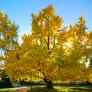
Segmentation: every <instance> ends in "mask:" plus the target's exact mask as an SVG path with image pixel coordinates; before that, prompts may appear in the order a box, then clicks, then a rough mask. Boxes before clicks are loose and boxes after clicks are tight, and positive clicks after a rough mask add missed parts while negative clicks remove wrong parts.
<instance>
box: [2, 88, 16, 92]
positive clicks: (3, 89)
mask: <svg viewBox="0 0 92 92" xmlns="http://www.w3.org/2000/svg"><path fill="white" fill-rule="evenodd" d="M11 90H16V88H2V89H0V92H4V91H11Z"/></svg>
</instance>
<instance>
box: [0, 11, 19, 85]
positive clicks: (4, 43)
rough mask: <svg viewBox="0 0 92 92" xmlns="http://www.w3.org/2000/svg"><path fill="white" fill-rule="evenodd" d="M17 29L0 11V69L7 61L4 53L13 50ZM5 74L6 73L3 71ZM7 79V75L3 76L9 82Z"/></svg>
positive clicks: (16, 42)
mask: <svg viewBox="0 0 92 92" xmlns="http://www.w3.org/2000/svg"><path fill="white" fill-rule="evenodd" d="M17 29H18V27H17V26H16V25H15V23H14V22H11V21H10V20H9V19H8V16H7V15H6V14H5V13H3V12H0V70H1V71H4V70H5V68H6V67H5V64H6V63H7V62H8V61H7V60H6V57H5V55H6V54H7V53H8V52H11V51H13V50H14V49H15V45H16V44H18V41H17V37H18V34H17ZM5 74H7V73H6V72H5ZM3 78H4V77H3ZM1 79H2V78H1ZM3 80H4V79H3ZM8 80H9V78H8V77H7V78H5V81H6V82H8V83H9V81H8ZM5 81H4V82H5ZM2 85H3V84H2ZM6 86H7V85H6Z"/></svg>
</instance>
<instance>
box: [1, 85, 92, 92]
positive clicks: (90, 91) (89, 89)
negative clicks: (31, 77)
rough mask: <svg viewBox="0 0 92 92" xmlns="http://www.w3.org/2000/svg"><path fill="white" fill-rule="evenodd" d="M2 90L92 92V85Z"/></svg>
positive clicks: (15, 91) (6, 89) (4, 91)
mask: <svg viewBox="0 0 92 92" xmlns="http://www.w3.org/2000/svg"><path fill="white" fill-rule="evenodd" d="M0 92H92V85H85V86H67V87H66V86H55V87H54V89H47V88H46V87H45V86H33V87H32V90H31V87H28V88H27V87H20V88H5V89H0Z"/></svg>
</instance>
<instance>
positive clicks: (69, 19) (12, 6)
mask: <svg viewBox="0 0 92 92" xmlns="http://www.w3.org/2000/svg"><path fill="white" fill-rule="evenodd" d="M48 4H52V5H53V7H54V8H55V10H56V14H57V15H60V16H61V17H62V18H63V19H64V21H65V22H64V25H66V26H67V25H69V24H73V23H76V22H77V21H78V18H79V17H80V16H81V15H82V16H85V18H86V21H87V27H88V28H89V29H92V0H0V11H4V12H5V13H7V14H8V16H9V19H10V20H12V21H15V23H16V24H18V25H19V35H20V36H21V35H22V34H24V33H29V32H30V31H31V20H32V18H31V15H32V14H33V13H34V14H37V13H38V12H39V11H40V10H41V9H43V8H45V7H47V6H48Z"/></svg>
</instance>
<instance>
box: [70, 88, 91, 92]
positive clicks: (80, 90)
mask: <svg viewBox="0 0 92 92" xmlns="http://www.w3.org/2000/svg"><path fill="white" fill-rule="evenodd" d="M71 89H72V90H74V91H77V92H92V88H71Z"/></svg>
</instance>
